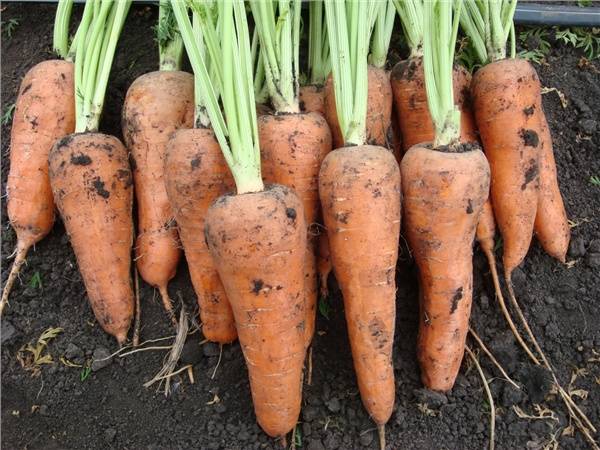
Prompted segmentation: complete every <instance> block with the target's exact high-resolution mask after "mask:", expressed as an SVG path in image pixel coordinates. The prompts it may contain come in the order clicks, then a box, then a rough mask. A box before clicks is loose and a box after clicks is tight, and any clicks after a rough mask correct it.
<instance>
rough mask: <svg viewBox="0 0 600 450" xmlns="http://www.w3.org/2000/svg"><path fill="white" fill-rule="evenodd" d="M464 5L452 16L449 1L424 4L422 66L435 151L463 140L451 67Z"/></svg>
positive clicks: (428, 1)
mask: <svg viewBox="0 0 600 450" xmlns="http://www.w3.org/2000/svg"><path fill="white" fill-rule="evenodd" d="M461 5H462V1H460V0H459V1H458V4H457V5H456V11H455V13H454V17H453V14H452V12H453V11H452V9H453V7H452V4H451V3H450V2H448V1H446V0H427V1H426V2H425V9H424V21H423V25H424V26H423V29H424V34H423V37H424V39H423V64H424V70H425V87H426V91H427V103H428V105H429V112H430V114H431V119H432V121H433V125H434V128H435V139H434V142H433V145H434V147H435V148H438V147H441V146H447V145H449V146H453V145H456V144H457V143H458V142H459V137H460V110H459V109H458V107H457V106H456V105H455V104H454V92H453V86H452V74H453V68H452V65H453V61H454V48H455V42H456V34H457V31H458V21H459V17H460V10H461Z"/></svg>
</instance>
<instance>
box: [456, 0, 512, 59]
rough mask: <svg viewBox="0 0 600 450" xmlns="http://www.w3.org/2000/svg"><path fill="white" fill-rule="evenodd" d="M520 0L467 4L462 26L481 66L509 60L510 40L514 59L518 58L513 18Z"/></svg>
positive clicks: (472, 0)
mask: <svg viewBox="0 0 600 450" xmlns="http://www.w3.org/2000/svg"><path fill="white" fill-rule="evenodd" d="M516 7H517V0H465V5H464V8H463V9H462V11H461V13H460V24H461V26H462V28H463V30H464V31H465V33H466V34H467V36H469V39H470V40H471V43H472V45H473V47H474V49H475V54H476V55H477V58H478V59H479V62H480V63H481V64H488V63H490V62H493V61H498V60H500V59H504V58H506V43H507V41H508V38H509V36H510V41H511V58H514V57H515V54H516V48H515V45H516V44H515V26H514V23H513V16H514V14H515V9H516Z"/></svg>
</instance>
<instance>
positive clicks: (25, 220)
mask: <svg viewBox="0 0 600 450" xmlns="http://www.w3.org/2000/svg"><path fill="white" fill-rule="evenodd" d="M74 130H75V98H74V95H73V64H72V63H70V62H67V61H60V60H51V61H44V62H41V63H39V64H37V65H36V66H34V67H32V68H31V69H30V70H29V71H28V72H27V74H26V75H25V77H24V78H23V81H22V82H21V87H20V89H19V95H18V97H17V101H16V103H15V111H14V118H13V124H12V130H11V144H10V145H11V147H10V171H9V173H8V180H7V183H6V192H7V197H8V199H7V211H8V219H9V221H10V224H11V225H12V227H13V228H14V229H15V232H16V234H17V248H16V250H15V251H16V257H15V261H14V263H13V266H12V269H11V271H10V273H9V275H8V279H7V280H6V284H5V285H4V290H3V292H2V301H1V302H0V315H2V311H3V310H4V307H5V306H6V304H7V302H8V296H9V295H10V291H11V288H12V286H13V284H14V282H15V280H16V279H17V275H18V274H19V271H20V270H21V267H22V266H23V263H24V262H25V257H26V255H27V252H28V251H29V249H30V248H31V247H32V246H33V245H35V244H36V243H37V242H39V241H40V240H42V239H43V238H44V237H45V236H46V235H47V234H48V233H49V232H50V230H51V229H52V225H53V224H54V201H53V198H52V190H51V188H50V180H49V178H48V154H49V153H50V149H51V148H52V146H53V145H54V143H55V142H56V140H57V139H59V138H61V137H63V136H66V135H67V134H70V133H72V132H73V131H74Z"/></svg>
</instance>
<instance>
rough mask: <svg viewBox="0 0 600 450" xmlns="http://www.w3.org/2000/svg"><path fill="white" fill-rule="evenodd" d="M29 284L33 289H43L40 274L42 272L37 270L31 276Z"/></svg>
mask: <svg viewBox="0 0 600 450" xmlns="http://www.w3.org/2000/svg"><path fill="white" fill-rule="evenodd" d="M27 286H29V287H30V288H31V289H41V288H42V277H41V276H40V273H39V272H38V271H37V270H36V272H35V273H34V274H33V276H32V277H31V279H30V280H29V283H28V284H27Z"/></svg>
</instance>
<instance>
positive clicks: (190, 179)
mask: <svg viewBox="0 0 600 450" xmlns="http://www.w3.org/2000/svg"><path fill="white" fill-rule="evenodd" d="M165 184H166V189H167V194H168V195H169V200H170V202H171V207H172V208H173V213H174V215H175V220H176V221H177V227H178V229H179V236H180V238H181V242H182V244H183V248H184V250H185V258H186V260H187V263H188V268H189V271H190V277H191V279H192V284H193V286H194V291H195V292H196V295H197V296H198V306H199V307H200V319H201V321H202V333H203V334H204V337H205V338H206V339H208V340H209V341H213V342H219V343H221V344H226V343H230V342H233V341H234V340H235V339H236V338H237V332H236V329H235V323H234V319H233V313H232V311H231V306H230V304H229V301H228V300H227V295H226V294H225V290H224V289H223V285H222V284H221V279H220V278H219V275H218V273H217V270H216V268H215V265H214V263H213V261H212V258H211V256H210V254H209V252H208V247H207V245H206V241H205V239H204V220H205V216H206V213H207V211H208V207H209V206H210V204H211V203H212V202H213V201H214V200H216V199H217V198H218V197H219V196H221V195H223V194H225V193H226V192H227V191H229V190H231V189H232V187H233V180H232V178H231V174H230V173H229V171H228V170H227V165H226V164H225V160H224V159H223V155H222V154H221V150H220V148H219V144H218V142H217V141H216V139H215V136H214V133H213V132H212V131H211V130H208V129H202V128H195V129H192V130H183V129H182V130H178V131H176V132H175V133H173V135H172V136H171V140H170V141H169V144H168V146H167V149H166V155H165Z"/></svg>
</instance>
